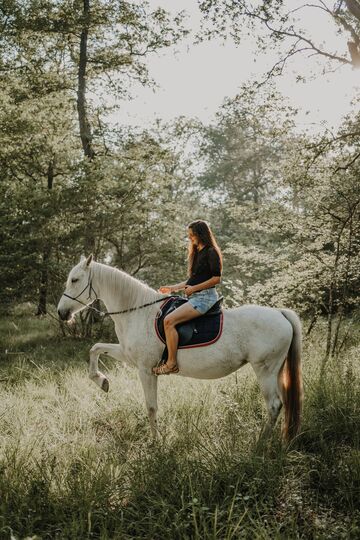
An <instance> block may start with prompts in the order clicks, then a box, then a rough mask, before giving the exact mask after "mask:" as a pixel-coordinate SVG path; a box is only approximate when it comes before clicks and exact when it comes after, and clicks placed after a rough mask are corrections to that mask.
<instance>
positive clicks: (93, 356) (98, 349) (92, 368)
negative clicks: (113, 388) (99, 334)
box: [89, 343, 122, 392]
mask: <svg viewBox="0 0 360 540" xmlns="http://www.w3.org/2000/svg"><path fill="white" fill-rule="evenodd" d="M100 354H108V355H109V356H112V357H113V358H115V359H116V360H121V356H122V346H121V345H119V344H116V343H96V344H95V345H94V346H93V347H91V349H90V362H89V377H90V379H91V380H92V381H94V382H95V383H96V384H97V385H98V386H100V388H101V389H102V390H104V392H108V391H109V381H108V379H107V378H106V377H105V375H104V374H103V373H101V371H99V363H98V362H99V356H100Z"/></svg>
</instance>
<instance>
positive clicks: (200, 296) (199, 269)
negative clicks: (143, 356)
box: [153, 219, 222, 375]
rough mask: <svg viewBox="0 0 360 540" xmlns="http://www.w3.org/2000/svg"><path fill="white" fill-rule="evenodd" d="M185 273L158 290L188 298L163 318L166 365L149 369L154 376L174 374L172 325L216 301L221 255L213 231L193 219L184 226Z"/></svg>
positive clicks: (175, 344)
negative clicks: (182, 293)
mask: <svg viewBox="0 0 360 540" xmlns="http://www.w3.org/2000/svg"><path fill="white" fill-rule="evenodd" d="M188 236H189V247H188V274H189V278H188V279H187V281H184V282H182V283H177V284H176V285H167V286H166V287H160V289H159V292H161V293H173V292H177V291H181V290H185V294H186V296H187V297H188V298H189V301H188V302H186V304H183V305H182V306H180V307H178V308H177V309H175V310H174V311H172V312H171V313H169V315H167V316H166V317H165V319H164V330H165V336H166V344H167V348H168V360H167V362H166V364H164V365H162V366H159V367H155V368H153V372H154V373H155V375H169V374H170V373H178V371H179V368H178V366H177V363H176V352H177V346H178V341H179V336H178V333H177V331H176V328H175V327H176V325H177V324H180V323H182V322H185V321H189V320H190V319H195V318H196V317H200V316H201V315H203V314H204V313H206V312H207V311H208V310H209V309H210V308H211V307H212V306H213V305H214V304H215V303H216V301H217V299H218V295H217V292H216V289H215V285H217V284H218V283H220V279H221V272H222V255H221V251H220V248H219V246H218V245H217V242H216V240H215V237H214V235H213V233H212V232H211V229H210V227H209V225H208V224H207V223H206V221H201V220H200V219H199V220H197V221H193V222H192V223H190V225H188Z"/></svg>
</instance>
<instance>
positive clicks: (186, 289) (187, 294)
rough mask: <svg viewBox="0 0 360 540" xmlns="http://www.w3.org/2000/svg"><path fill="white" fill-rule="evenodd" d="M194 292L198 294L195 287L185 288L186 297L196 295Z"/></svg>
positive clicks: (188, 286)
mask: <svg viewBox="0 0 360 540" xmlns="http://www.w3.org/2000/svg"><path fill="white" fill-rule="evenodd" d="M194 292H196V291H195V289H194V287H192V286H191V285H186V286H185V294H186V296H191V295H192V294H194Z"/></svg>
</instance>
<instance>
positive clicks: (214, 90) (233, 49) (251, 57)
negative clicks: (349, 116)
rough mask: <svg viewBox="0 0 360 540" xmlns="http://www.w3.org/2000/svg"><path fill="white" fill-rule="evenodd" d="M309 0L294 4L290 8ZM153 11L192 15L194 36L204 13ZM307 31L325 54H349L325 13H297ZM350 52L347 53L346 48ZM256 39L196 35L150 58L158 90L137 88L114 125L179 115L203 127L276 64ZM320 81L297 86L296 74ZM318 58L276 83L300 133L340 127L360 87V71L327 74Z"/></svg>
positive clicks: (188, 5) (190, 8) (167, 0)
mask: <svg viewBox="0 0 360 540" xmlns="http://www.w3.org/2000/svg"><path fill="white" fill-rule="evenodd" d="M304 3H305V2H304V1H299V0H291V2H290V0H289V5H291V8H292V9H293V8H295V7H297V6H301V5H303V4H304ZM149 4H150V6H151V7H152V8H155V7H157V6H161V7H163V8H165V9H167V10H168V11H170V12H171V13H176V12H177V11H179V9H181V10H185V11H186V12H187V13H188V14H189V20H188V25H189V27H191V28H192V29H193V30H194V32H196V31H197V30H198V29H199V24H200V19H201V14H200V11H199V9H198V4H197V0H182V1H181V2H174V0H149ZM298 15H299V17H301V22H302V26H303V27H304V28H306V30H307V31H309V32H310V33H312V35H313V36H316V41H317V43H319V42H323V43H324V46H325V47H326V50H328V49H329V48H333V49H338V50H339V51H340V52H341V51H342V50H343V51H344V52H345V49H346V39H345V38H344V36H342V37H339V36H337V35H336V28H335V27H334V26H333V25H332V23H331V20H329V24H324V21H325V20H326V15H325V18H324V14H323V13H322V12H321V11H320V10H314V9H312V10H309V9H308V10H305V11H300V12H298ZM344 48H345V49H344ZM255 52H256V44H255V40H252V39H250V38H246V39H244V40H243V42H242V43H241V45H239V46H236V45H234V44H233V43H232V42H231V41H228V42H227V43H226V44H221V43H220V42H219V41H215V40H214V41H210V42H206V43H202V44H200V45H193V35H190V36H189V37H188V38H186V40H184V42H182V43H181V44H178V45H177V46H176V47H174V48H170V49H167V50H164V51H162V52H160V53H157V54H153V55H152V56H150V57H149V58H148V61H147V62H148V66H149V70H150V74H151V76H152V77H153V78H154V79H155V80H156V82H157V84H158V88H156V89H155V90H153V89H149V88H143V87H141V86H140V85H138V86H134V88H133V96H134V99H133V100H132V101H123V102H121V107H120V109H119V112H117V113H116V114H115V115H113V120H114V121H116V122H119V123H120V124H121V125H131V126H141V127H146V126H148V125H149V124H151V123H152V122H153V121H154V120H155V119H156V118H160V119H163V120H172V119H174V118H176V117H177V116H180V115H184V116H186V117H197V118H199V119H200V120H202V121H204V122H209V121H211V119H212V118H213V116H214V114H215V112H216V110H217V109H218V108H219V107H220V105H221V104H222V102H223V100H224V99H225V97H231V96H234V95H235V94H236V92H237V90H238V88H239V87H240V85H241V84H242V83H244V82H246V81H248V80H249V79H250V78H254V77H255V79H256V78H257V79H261V75H263V74H264V73H265V72H266V71H267V70H268V69H270V68H271V67H272V65H273V64H274V63H275V61H276V56H274V52H273V51H272V52H271V53H269V54H267V55H262V56H261V57H260V56H258V57H256V55H255ZM297 73H301V74H302V75H305V76H306V77H309V76H310V74H311V73H316V77H315V78H314V79H313V80H310V81H308V82H306V83H296V81H295V74H297ZM321 73H322V68H321V67H319V66H318V67H317V65H316V60H315V59H314V58H309V59H305V58H304V57H303V56H302V55H299V56H298V57H297V59H296V60H294V61H292V63H291V64H289V66H288V68H287V69H286V71H285V74H284V75H283V76H282V77H281V78H278V79H277V87H278V89H279V90H280V91H281V92H282V94H283V95H284V96H286V97H287V98H288V99H289V102H290V104H291V105H293V106H295V107H297V108H299V109H300V113H299V117H298V122H299V127H300V128H306V127H308V128H310V129H312V130H315V131H316V130H317V129H320V125H321V124H322V123H323V122H324V121H326V122H327V123H328V124H329V125H331V126H336V125H338V124H339V122H340V120H341V117H342V116H343V115H344V114H346V113H347V112H349V111H350V107H351V105H350V103H351V100H352V99H353V97H354V96H355V93H356V86H357V87H359V83H360V70H357V71H354V70H352V68H350V67H348V66H344V67H342V68H340V69H338V70H337V71H336V72H335V73H331V74H326V75H322V74H321Z"/></svg>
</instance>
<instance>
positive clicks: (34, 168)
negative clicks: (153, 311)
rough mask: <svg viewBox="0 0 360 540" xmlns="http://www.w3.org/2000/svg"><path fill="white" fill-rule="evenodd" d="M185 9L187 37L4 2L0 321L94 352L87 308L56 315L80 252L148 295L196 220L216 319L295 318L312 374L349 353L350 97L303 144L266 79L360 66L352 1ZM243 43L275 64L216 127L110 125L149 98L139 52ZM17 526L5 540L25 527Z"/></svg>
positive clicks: (175, 264) (179, 264)
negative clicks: (284, 310) (260, 312)
mask: <svg viewBox="0 0 360 540" xmlns="http://www.w3.org/2000/svg"><path fill="white" fill-rule="evenodd" d="M194 4H196V5H197V8H198V10H199V14H200V16H201V25H200V28H198V29H197V31H196V33H194V31H193V29H192V27H191V18H189V17H188V16H187V14H186V12H185V11H181V9H179V12H178V13H176V14H174V12H173V9H172V11H171V12H167V11H166V10H165V9H164V8H163V7H158V8H154V7H153V3H151V5H150V4H147V3H146V2H141V1H136V2H119V1H117V0H103V1H101V0H83V1H82V2H80V1H77V0H73V1H69V0H58V1H55V2H41V1H38V0H27V1H26V2H18V1H16V0H6V1H3V2H1V5H0V26H1V36H0V80H1V88H0V100H1V110H0V126H1V129H0V141H1V144H0V163H1V172H0V175H1V183H0V190H1V193H0V208H1V211H0V219H1V227H0V242H1V252H0V280H1V284H2V287H1V293H0V300H1V305H2V310H3V314H4V313H5V314H7V317H9V320H10V321H11V320H12V321H13V322H14V321H15V319H13V317H15V316H16V313H22V314H23V315H22V316H23V317H24V316H25V315H26V320H27V321H29V320H32V318H33V317H35V316H37V317H38V318H39V321H37V322H36V325H37V326H36V328H37V329H38V330H37V332H39V328H40V326H39V325H41V324H45V321H48V322H47V323H46V324H48V325H50V326H48V327H47V331H48V330H49V328H50V327H51V331H52V332H53V334H52V335H54V336H55V335H58V334H59V333H60V335H61V336H62V339H63V338H64V337H65V338H66V339H69V340H79V339H80V338H84V339H85V341H84V343H86V344H87V343H88V341H86V339H87V340H89V339H90V338H96V339H98V340H100V341H101V340H104V339H103V338H104V336H108V335H109V334H110V335H111V332H112V330H111V328H109V327H107V326H106V325H104V322H103V320H99V319H96V318H94V317H93V316H92V315H91V313H90V312H84V313H82V315H81V317H79V321H78V323H77V324H76V325H75V326H72V327H67V326H64V325H60V323H59V322H57V321H56V320H55V319H56V311H55V307H56V305H57V303H58V300H59V297H60V296H61V292H62V291H63V287H64V281H65V279H66V276H67V273H68V271H69V269H70V268H71V267H72V266H73V265H74V264H75V263H76V262H77V261H78V260H79V257H80V255H81V254H87V255H88V254H90V253H93V254H94V256H95V258H96V260H98V261H104V262H106V263H109V264H111V265H114V266H117V267H119V268H121V269H123V270H125V271H126V272H128V273H130V274H131V275H133V276H135V277H137V278H139V279H141V280H143V281H145V282H146V283H148V284H149V285H150V286H152V287H154V288H158V287H159V286H160V285H164V284H165V283H168V282H169V281H170V282H177V281H179V280H183V279H184V269H185V267H186V224H187V223H189V222H190V221H192V220H193V219H196V218H201V219H206V220H208V221H209V222H210V224H211V226H212V228H213V230H214V231H215V234H216V236H217V238H218V241H219V244H220V246H221V247H222V250H223V254H224V261H225V266H224V279H223V281H222V285H221V292H222V293H223V295H224V297H225V303H226V306H228V307H232V306H235V305H240V304H243V303H260V304H265V305H270V306H285V307H290V308H292V309H294V310H296V311H297V312H298V313H299V315H300V316H301V317H302V319H303V321H304V333H305V337H306V339H308V340H311V336H312V334H313V333H314V332H316V331H318V332H319V334H318V336H321V339H319V343H320V345H319V347H318V349H317V350H316V354H317V360H318V362H317V363H318V365H319V366H320V367H321V373H322V374H324V370H325V369H326V368H327V366H330V365H335V364H334V362H336V359H338V358H340V357H341V355H349V354H350V355H353V357H354V355H355V356H356V354H357V352H356V351H358V346H357V343H356V340H355V337H354V336H355V335H356V331H357V328H358V318H359V310H358V302H359V285H360V268H359V250H360V213H359V204H360V183H359V167H360V128H359V125H360V117H359V113H358V103H359V100H358V97H356V93H355V92H354V100H353V104H352V106H351V107H349V112H348V114H347V115H346V116H344V117H343V119H342V121H341V122H340V123H339V125H337V126H336V127H335V128H333V127H332V126H329V125H326V124H324V125H323V127H322V128H321V129H319V128H318V129H317V130H316V131H314V130H307V131H306V130H302V129H301V127H300V126H299V123H298V114H299V111H297V110H296V108H295V107H294V106H292V105H291V103H290V102H289V100H287V99H286V97H284V95H282V94H281V93H280V92H279V90H278V88H277V86H276V81H277V80H278V79H279V78H284V77H290V78H291V77H295V79H296V80H297V81H298V84H303V83H304V73H302V72H297V73H295V75H294V74H293V73H291V70H289V68H288V66H289V65H290V66H291V62H292V61H293V59H294V58H301V61H302V62H303V63H304V66H305V65H306V66H309V65H311V67H312V69H313V76H315V77H321V76H323V77H324V74H326V73H327V72H336V73H337V72H338V73H341V70H345V72H346V70H356V69H357V68H359V66H360V3H359V2H358V1H357V0H345V1H337V2H325V1H324V2H323V1H322V0H315V2H313V4H305V3H302V2H297V3H296V6H295V5H294V6H293V4H292V7H291V9H289V4H288V2H285V1H282V0H270V1H268V2H266V3H263V2H256V1H254V2H250V1H248V0H242V1H240V2H239V1H235V0H227V1H225V2H224V1H220V0H205V1H201V2H198V3H196V2H194ZM180 8H181V6H180ZM304 10H306V13H307V15H306V16H307V17H308V18H309V19H308V20H310V19H311V16H312V12H313V11H315V12H316V13H318V12H320V16H321V17H322V19H321V20H322V21H323V24H324V25H327V28H328V32H329V34H331V33H332V32H333V34H334V39H335V37H336V40H337V41H336V46H334V43H335V41H334V42H333V41H331V42H322V41H320V42H319V41H317V39H316V35H315V36H314V35H313V33H311V32H310V31H309V30H308V29H307V27H306V24H305V25H304V21H305V23H306V18H305V19H304V20H303V21H302V22H299V19H298V15H299V13H303V12H304ZM247 35H251V36H252V37H254V38H255V42H256V47H257V48H256V50H254V52H253V54H254V57H259V58H261V55H262V54H265V52H267V51H269V50H271V51H273V54H274V57H275V58H276V61H275V62H274V63H273V65H272V66H271V68H270V69H269V70H267V71H264V73H262V74H261V76H258V77H257V78H256V80H254V79H249V80H247V81H245V82H244V84H243V85H242V86H241V87H240V88H239V89H238V92H237V94H236V95H230V96H224V101H223V104H222V105H221V107H220V108H219V109H218V111H217V113H216V115H215V116H214V118H213V119H212V120H211V121H209V122H204V121H200V120H199V119H198V118H196V117H194V118H188V117H184V116H180V117H178V118H176V119H174V120H173V121H166V122H165V121H163V120H161V119H158V120H157V121H155V122H154V123H153V124H152V125H149V126H147V127H146V128H144V127H141V126H140V127H136V128H135V127H134V128H132V127H129V126H125V125H119V124H116V123H115V122H114V117H115V115H116V111H117V110H118V109H119V108H121V106H122V103H124V102H126V100H130V99H131V97H132V88H133V85H134V84H141V85H143V86H149V87H153V86H154V81H153V79H152V76H151V73H150V72H149V69H148V64H147V58H148V57H149V56H151V55H152V54H155V53H157V52H161V51H162V50H164V49H170V50H171V48H174V50H175V49H176V47H177V46H180V44H181V43H182V40H184V39H185V38H186V39H189V36H190V37H191V39H192V41H193V43H194V47H196V44H198V45H199V44H201V43H204V42H205V41H211V40H218V41H217V42H219V40H220V41H221V40H232V42H234V43H235V44H240V43H241V41H242V40H243V39H245V36H247ZM209 61H211V60H210V59H209ZM238 68H239V67H238V66H236V65H230V64H229V70H233V69H238ZM305 82H306V81H305ZM323 99H324V100H326V95H324V96H323ZM336 107H341V104H336V103H335V104H334V108H336ZM119 308H121V306H119ZM21 310H24V311H21ZM24 313H25V315H24ZM42 321H43V322H42ZM14 324H15V326H16V325H17V324H18V322H16V321H15V322H14ZM26 324H29V325H30V327H32V325H33V324H34V323H33V322H30V323H29V322H27V323H26ZM7 328H10V327H7ZM56 333H58V334H56ZM6 336H7V338H6V339H8V340H10V341H8V342H7V345H6V347H7V349H6V351H5V352H4V356H5V357H6V358H5V360H6V362H9V355H8V353H9V351H10V353H14V354H17V353H18V350H17V349H16V346H14V343H15V342H12V341H11V339H12V338H10V337H9V336H10V330H6ZM57 339H60V338H59V337H58V338H57ZM80 341H81V339H80ZM80 341H79V343H80ZM105 341H106V340H105ZM309 342H310V341H309ZM20 343H22V342H20ZM60 343H64V342H62V341H60ZM9 344H10V345H9ZM34 347H36V344H35V345H34ZM34 350H35V349H34ZM349 351H351V353H349ZM354 351H355V352H354ZM331 362H333V364H331ZM5 365H6V369H8V368H9V364H8V363H6V364H5ZM14 365H15V364H12V365H11V366H12V367H11V369H12V368H13V367H14ZM354 377H355V375H354ZM5 378H6V380H7V381H8V375H6V376H5ZM354 380H355V379H354ZM17 383H18V381H17ZM314 396H315V394H314ZM316 396H317V398H318V394H316ZM314 399H315V398H314ZM354 444H355V443H354ZM354 448H355V449H356V451H357V452H358V438H357V442H356V444H355V446H354ZM356 456H357V457H356V460H358V461H357V462H356V463H357V465H359V461H360V460H359V454H358V453H357V454H356ZM354 489H355V491H354V493H355V492H356V493H358V487H356V488H354ZM357 496H358V495H357ZM352 497H353V495H352ZM351 504H354V499H352V503H351ZM4 512H5V511H4ZM5 514H6V512H5ZM5 521H6V520H5ZM45 521H46V520H45ZM6 523H7V522H6ZM204 523H207V521H206V520H205V522H204ZM291 523H292V524H293V522H291ZM357 523H358V522H357ZM87 525H88V524H87ZM6 526H8V525H6ZM122 526H123V524H122ZM193 526H195V525H194V524H193V522H192V525H191V527H193ZM206 526H207V525H206ZM296 526H298V523H297V525H296ZM356 526H357V527H358V525H356ZM189 527H190V525H189ZM354 527H355V525H354ZM115 528H116V527H115ZM30 529H31V527H30ZM30 529H28V528H27V526H25V525H24V526H23V524H22V525H18V529H17V530H18V531H20V532H21V531H22V533H23V534H25V532H27V533H30V532H34V530H35V529H36V527H35V529H34V530H33V529H31V530H30ZM90 529H91V527H90ZM44 530H45V529H44ZM99 530H100V529H99ZM114 530H115V529H114ZM229 530H230V529H229ZM236 530H238V528H237V529H236ZM354 530H355V529H354ZM356 530H357V531H358V529H356ZM20 532H19V534H20ZM74 534H75V533H74ZM124 534H125V533H124ZM154 534H155V533H154ZM169 534H170V533H169ZM192 534H193V535H195V536H196V531H195V532H194V530H193V532H192V533H191V534H190V536H191V535H192ZM204 534H205V533H204ZM209 534H210V533H209ZM229 534H230V533H229ZM139 535H140V536H141V534H140V533H139ZM199 535H200V536H199V537H201V534H200V533H199ZM74 537H75V536H74ZM354 537H355V536H354Z"/></svg>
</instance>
